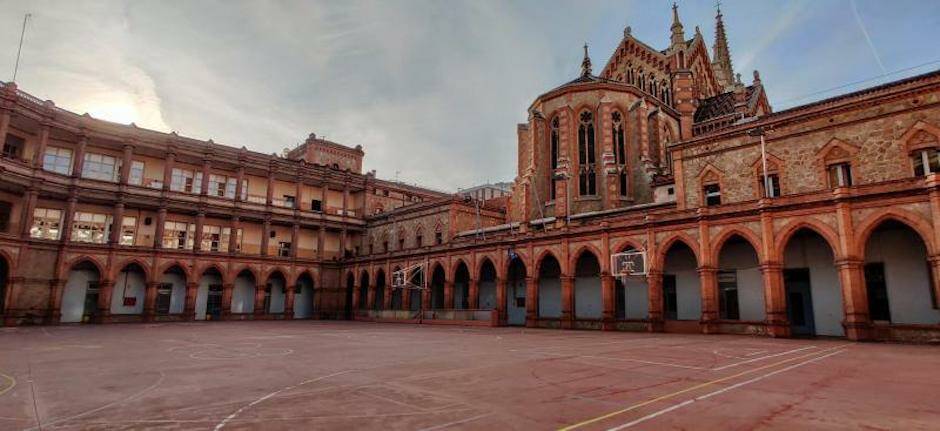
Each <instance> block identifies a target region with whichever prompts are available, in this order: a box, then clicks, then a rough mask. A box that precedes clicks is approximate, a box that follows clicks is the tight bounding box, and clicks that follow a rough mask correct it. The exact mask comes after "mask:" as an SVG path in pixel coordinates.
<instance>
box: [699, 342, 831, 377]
mask: <svg viewBox="0 0 940 431" xmlns="http://www.w3.org/2000/svg"><path fill="white" fill-rule="evenodd" d="M815 348H816V346H806V347H800V348H799V349H793V350H787V351H785V352H780V353H773V354H770V355H766V356H758V357H756V358H751V359H748V360H745V361H741V362H735V363H733V364H728V365H723V366H720V367H717V368H712V369H711V370H712V371H721V370H726V369H728V368H733V367H737V366H738V365H745V364H750V363H751V362H757V361H763V360H764V359H770V358H776V357H777V356H784V355H789V354H791V353H796V352H800V351H803V350H809V349H815Z"/></svg>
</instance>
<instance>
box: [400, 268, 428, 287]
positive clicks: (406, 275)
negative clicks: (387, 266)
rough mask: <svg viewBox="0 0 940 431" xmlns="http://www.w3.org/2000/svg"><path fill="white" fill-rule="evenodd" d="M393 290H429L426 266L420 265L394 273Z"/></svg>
mask: <svg viewBox="0 0 940 431" xmlns="http://www.w3.org/2000/svg"><path fill="white" fill-rule="evenodd" d="M392 289H415V290H424V289H427V282H426V280H425V277H424V264H423V263H419V264H417V265H412V266H409V267H407V268H405V269H400V270H398V271H395V272H392Z"/></svg>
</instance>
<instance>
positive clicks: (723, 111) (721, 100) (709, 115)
mask: <svg viewBox="0 0 940 431" xmlns="http://www.w3.org/2000/svg"><path fill="white" fill-rule="evenodd" d="M744 91H746V92H747V94H746V95H745V103H746V104H747V112H746V113H745V114H746V115H745V116H750V115H751V113H752V112H753V110H754V108H755V107H756V106H757V102H758V100H759V99H760V94H761V91H760V89H758V87H756V86H754V85H748V86H747V87H746V88H745V90H744ZM736 103H737V102H736V101H735V97H734V91H728V92H725V93H721V94H719V95H717V96H712V97H709V98H707V99H704V100H702V101H701V102H700V103H699V105H698V108H697V109H696V110H695V122H696V123H702V122H705V121H708V120H711V119H713V118H718V117H723V116H725V115H729V114H733V113H735V112H736V111H735V105H736Z"/></svg>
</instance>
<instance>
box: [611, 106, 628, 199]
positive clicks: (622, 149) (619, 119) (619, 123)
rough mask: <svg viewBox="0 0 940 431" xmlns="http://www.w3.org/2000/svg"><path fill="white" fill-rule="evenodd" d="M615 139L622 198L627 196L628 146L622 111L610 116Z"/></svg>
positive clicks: (615, 153) (615, 155)
mask: <svg viewBox="0 0 940 431" xmlns="http://www.w3.org/2000/svg"><path fill="white" fill-rule="evenodd" d="M610 120H611V124H612V125H613V126H612V128H613V130H612V132H613V137H614V158H615V161H616V162H617V170H618V171H619V180H620V181H619V184H620V188H619V190H620V196H626V195H627V144H626V142H625V140H624V136H623V115H622V114H621V113H620V111H614V112H613V113H612V114H610Z"/></svg>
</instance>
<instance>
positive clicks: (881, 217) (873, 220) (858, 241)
mask: <svg viewBox="0 0 940 431" xmlns="http://www.w3.org/2000/svg"><path fill="white" fill-rule="evenodd" d="M889 220H894V221H897V222H899V223H901V224H904V225H905V226H907V227H909V228H911V229H913V230H914V232H917V235H918V236H920V239H921V240H922V241H924V245H925V246H926V247H927V254H928V255H933V254H936V253H937V248H936V244H934V241H933V237H932V236H931V233H932V232H933V227H932V226H931V224H930V222H929V221H927V220H925V219H924V218H923V217H921V216H920V215H918V214H915V213H912V212H910V211H907V210H903V209H898V208H886V209H883V210H881V211H878V212H876V213H875V214H872V215H870V216H868V218H866V219H865V220H864V221H862V222H861V223H859V224H858V227H857V228H856V229H855V250H853V251H854V252H855V256H858V257H864V256H865V246H866V244H867V243H868V239H869V238H870V237H871V234H872V232H874V231H875V229H877V228H878V226H880V225H881V224H882V223H884V222H886V221H889Z"/></svg>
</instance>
